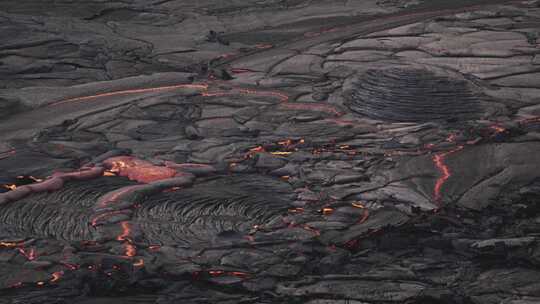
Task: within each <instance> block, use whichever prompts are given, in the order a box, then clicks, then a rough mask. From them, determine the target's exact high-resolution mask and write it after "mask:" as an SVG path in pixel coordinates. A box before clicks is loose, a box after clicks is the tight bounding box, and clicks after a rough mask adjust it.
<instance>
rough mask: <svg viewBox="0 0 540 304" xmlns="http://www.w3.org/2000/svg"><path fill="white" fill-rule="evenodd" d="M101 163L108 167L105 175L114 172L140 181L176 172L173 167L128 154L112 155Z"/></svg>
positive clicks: (150, 180)
mask: <svg viewBox="0 0 540 304" xmlns="http://www.w3.org/2000/svg"><path fill="white" fill-rule="evenodd" d="M103 164H104V165H105V166H106V167H107V168H108V170H107V171H105V172H106V173H105V175H109V176H110V175H111V174H115V175H118V176H123V177H127V178H129V179H130V180H134V181H138V182H140V183H150V182H154V181H158V180H162V179H166V178H171V177H173V176H175V175H176V173H177V172H176V170H174V169H171V168H167V167H162V166H156V165H154V164H152V163H150V162H148V161H144V160H141V159H137V158H134V157H130V156H118V157H113V158H110V159H107V160H106V161H105V162H104V163H103Z"/></svg>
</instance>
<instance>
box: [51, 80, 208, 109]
mask: <svg viewBox="0 0 540 304" xmlns="http://www.w3.org/2000/svg"><path fill="white" fill-rule="evenodd" d="M177 89H198V90H206V89H208V84H205V83H203V84H177V85H171V86H161V87H151V88H145V89H131V90H121V91H114V92H107V93H100V94H95V95H89V96H82V97H75V98H69V99H64V100H60V101H56V102H53V103H51V104H49V106H57V105H60V104H64V103H69V102H77V101H85V100H91V99H96V98H101V97H111V96H120V95H132V94H142V93H154V92H163V91H171V90H177Z"/></svg>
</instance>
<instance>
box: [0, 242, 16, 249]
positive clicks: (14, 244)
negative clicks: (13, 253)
mask: <svg viewBox="0 0 540 304" xmlns="http://www.w3.org/2000/svg"><path fill="white" fill-rule="evenodd" d="M17 246H19V245H18V244H17V243H11V242H0V247H5V248H15V247H17Z"/></svg>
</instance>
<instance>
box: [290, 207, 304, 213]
mask: <svg viewBox="0 0 540 304" xmlns="http://www.w3.org/2000/svg"><path fill="white" fill-rule="evenodd" d="M289 212H290V213H302V212H304V208H292V209H289Z"/></svg>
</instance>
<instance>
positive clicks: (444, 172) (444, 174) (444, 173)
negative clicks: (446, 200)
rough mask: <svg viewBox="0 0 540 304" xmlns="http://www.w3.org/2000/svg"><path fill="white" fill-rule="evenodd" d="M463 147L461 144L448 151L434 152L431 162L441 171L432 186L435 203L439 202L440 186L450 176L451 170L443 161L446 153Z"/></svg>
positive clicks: (448, 153) (454, 151)
mask: <svg viewBox="0 0 540 304" xmlns="http://www.w3.org/2000/svg"><path fill="white" fill-rule="evenodd" d="M462 149H463V146H458V147H456V148H454V149H452V150H450V151H447V152H443V153H439V154H436V155H435V156H433V163H434V164H435V166H436V167H437V169H438V170H439V172H440V173H441V176H440V177H439V178H438V179H437V182H435V187H434V188H433V198H434V199H435V201H436V202H437V203H440V202H441V198H442V195H441V189H442V186H443V185H444V184H445V183H446V181H447V180H448V179H449V178H450V176H452V172H451V171H450V168H449V167H448V165H447V164H446V163H445V159H446V157H447V156H448V155H450V154H453V153H456V152H458V151H460V150H462Z"/></svg>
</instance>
